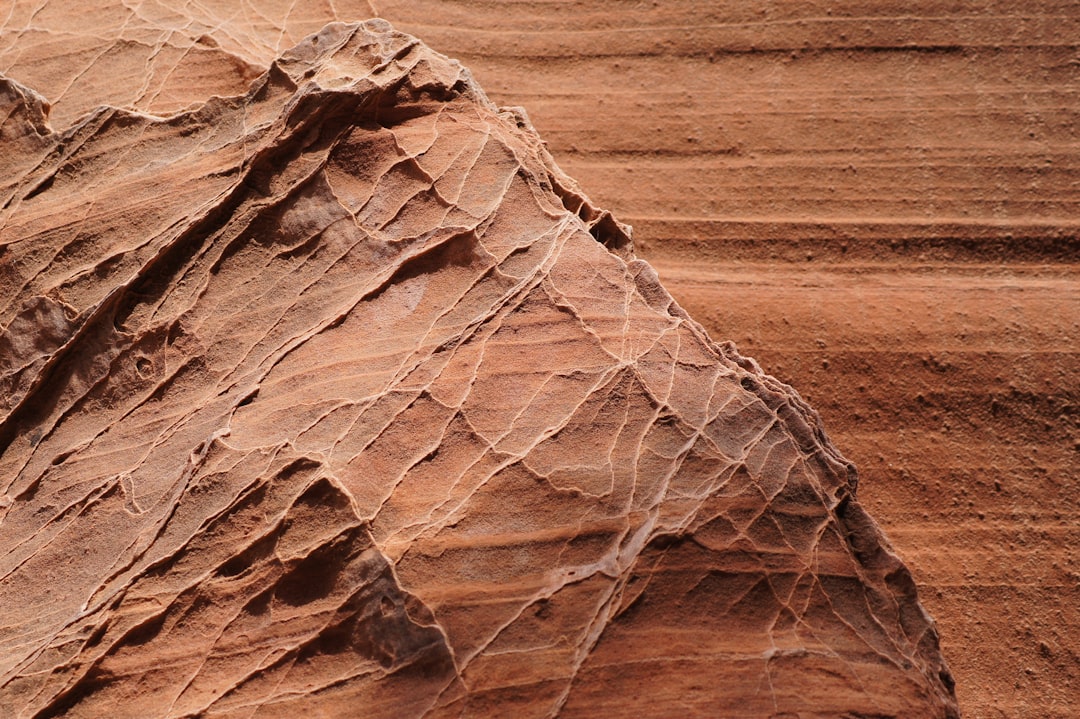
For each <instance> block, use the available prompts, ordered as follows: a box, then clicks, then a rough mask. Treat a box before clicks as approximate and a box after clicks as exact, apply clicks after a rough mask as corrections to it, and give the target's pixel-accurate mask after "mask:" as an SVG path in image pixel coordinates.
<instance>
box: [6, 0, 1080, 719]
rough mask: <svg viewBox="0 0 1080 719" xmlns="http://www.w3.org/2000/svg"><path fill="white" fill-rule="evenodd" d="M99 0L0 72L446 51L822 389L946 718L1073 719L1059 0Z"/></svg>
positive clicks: (249, 66) (1067, 9)
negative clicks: (949, 702) (193, 0)
mask: <svg viewBox="0 0 1080 719" xmlns="http://www.w3.org/2000/svg"><path fill="white" fill-rule="evenodd" d="M92 8H93V10H92V11H91V10H90V9H91V5H87V4H82V5H78V6H72V5H70V4H63V3H57V2H40V3H23V2H16V3H7V4H6V5H0V20H2V21H3V26H2V27H3V30H2V32H0V71H2V72H3V73H5V74H6V75H7V76H8V77H10V78H13V79H15V80H17V81H19V82H20V83H21V84H23V85H25V86H30V87H33V88H34V89H35V90H36V91H38V92H39V93H41V94H43V95H44V96H45V97H46V98H48V100H49V101H50V102H51V103H52V105H53V107H52V110H51V114H50V122H51V124H52V127H53V128H59V129H63V128H66V127H68V126H69V125H71V124H72V123H73V122H75V121H76V120H77V119H78V118H79V116H80V115H82V114H84V113H86V112H88V111H91V110H93V109H94V108H95V107H96V106H98V105H101V104H111V105H116V106H121V107H128V108H131V109H134V110H142V111H149V112H153V113H158V114H163V113H169V112H176V111H179V110H181V109H183V108H185V107H188V106H189V105H191V104H192V103H198V102H203V101H205V100H206V99H207V97H208V96H209V95H212V94H219V95H223V96H230V95H241V94H243V93H244V92H246V90H247V88H248V85H249V83H250V82H251V81H253V80H255V79H256V78H258V77H259V75H260V74H261V73H262V72H263V71H264V70H265V68H266V67H268V65H269V63H270V62H271V60H272V59H273V58H274V57H275V56H276V55H278V54H280V52H282V51H283V50H285V49H286V48H288V47H290V46H291V45H293V44H295V43H297V42H299V41H300V40H301V39H302V38H303V36H304V35H306V34H308V33H311V32H315V31H317V30H318V29H319V28H321V27H322V26H323V25H324V24H325V23H326V22H328V21H331V20H334V19H343V20H356V19H360V18H363V17H367V16H371V15H373V14H381V15H383V16H385V17H388V18H389V19H391V20H393V21H394V22H395V24H396V25H398V26H399V27H401V28H404V29H406V30H409V31H412V32H415V33H417V34H420V35H421V36H423V37H424V38H425V39H426V40H428V41H429V42H431V43H432V45H433V46H434V47H436V48H437V49H439V50H442V51H444V52H448V53H449V54H452V55H454V56H456V57H460V58H462V59H463V60H465V61H466V63H467V64H468V65H469V66H470V67H471V68H472V69H473V70H474V71H475V72H476V73H477V75H478V77H479V78H480V80H481V81H482V82H483V84H484V86H485V87H486V88H487V90H488V92H489V93H490V94H491V95H492V97H493V98H494V99H495V100H496V101H497V102H499V103H501V104H512V105H518V104H523V105H526V106H527V107H528V108H529V112H530V116H531V119H532V121H533V122H535V123H536V125H537V127H538V128H539V129H540V131H541V133H542V135H543V137H544V138H545V140H547V141H548V142H549V143H550V145H549V148H550V149H551V151H552V152H553V153H554V154H555V155H556V157H558V158H559V160H560V163H561V164H562V165H563V166H564V167H566V168H568V169H569V170H570V172H571V173H572V174H573V175H574V176H575V177H577V178H578V179H579V180H580V181H582V184H583V185H584V186H585V187H586V188H587V189H588V190H589V192H590V194H591V195H593V197H595V198H597V199H599V200H601V202H602V204H603V205H604V206H606V207H609V208H612V209H613V210H616V211H617V215H618V216H619V217H620V219H623V220H625V221H629V222H631V223H632V224H633V225H634V226H635V228H636V232H635V239H636V241H637V253H638V255H639V256H644V257H646V258H647V259H649V260H650V261H651V262H652V263H653V264H654V265H655V266H657V267H658V268H659V270H660V272H661V276H662V277H663V278H664V282H665V285H666V286H668V287H669V288H670V289H672V291H673V292H674V294H675V296H676V297H677V298H678V299H679V301H680V303H681V304H682V305H683V306H684V307H687V308H688V309H689V310H690V312H691V314H692V315H693V316H694V317H695V318H696V319H698V320H699V321H701V322H703V323H704V324H705V326H706V327H707V328H708V329H709V331H710V332H711V333H712V334H713V336H714V337H724V338H728V339H734V340H737V341H738V344H739V346H740V347H742V348H743V349H744V351H745V350H749V351H750V352H751V353H753V354H754V355H755V356H756V357H758V359H760V360H762V361H763V362H764V363H765V365H766V368H767V369H768V370H769V371H770V372H772V373H773V374H776V375H778V376H780V377H782V378H784V379H787V380H789V381H792V382H793V383H794V384H795V385H796V386H797V387H799V388H800V390H801V391H803V393H804V395H807V396H809V397H810V398H811V399H812V400H813V402H814V404H815V406H817V407H818V409H820V410H821V411H822V413H823V415H824V416H825V418H826V420H827V425H828V427H829V429H830V434H831V435H832V436H833V437H834V439H835V440H836V441H837V444H838V445H839V446H842V447H843V448H844V449H845V451H846V453H848V455H849V456H851V457H852V458H854V459H855V460H856V461H857V463H858V464H859V467H860V473H861V482H860V486H859V497H860V500H861V502H862V503H864V504H867V503H868V504H869V505H870V507H871V509H872V513H873V514H874V515H875V517H877V518H878V519H879V520H884V523H885V524H886V527H887V529H888V531H889V534H890V536H891V537H892V538H893V540H894V542H895V543H896V546H897V549H898V550H899V552H900V554H901V556H902V557H904V558H905V559H906V561H907V562H908V564H909V566H912V567H913V569H914V571H915V576H916V579H917V580H918V582H919V584H920V585H921V586H924V587H929V588H930V590H931V591H930V592H929V593H927V592H926V591H925V590H924V592H923V599H924V601H925V602H926V603H927V604H928V605H929V606H930V608H931V610H932V612H933V614H934V616H935V617H936V618H937V619H938V621H939V624H940V626H941V627H942V632H943V647H944V652H945V655H946V657H947V658H948V659H949V664H950V667H951V668H952V670H953V672H954V674H955V675H956V676H957V679H958V686H957V694H958V696H959V698H960V703H961V707H962V708H963V709H964V711H965V716H976V717H982V716H987V717H991V716H993V717H999V716H1007V717H1065V716H1076V715H1077V713H1076V696H1077V691H1078V686H1080V685H1078V683H1077V681H1078V676H1080V669H1078V668H1080V645H1078V638H1077V632H1076V630H1075V628H1076V626H1077V625H1078V623H1080V616H1078V614H1077V606H1080V589H1078V587H1080V575H1078V570H1077V562H1076V553H1075V552H1076V549H1075V547H1076V545H1077V532H1078V530H1077V523H1076V517H1077V506H1076V478H1077V476H1078V475H1080V469H1078V467H1077V456H1078V453H1077V447H1076V442H1077V439H1076V437H1077V433H1076V416H1077V415H1076V413H1075V406H1076V403H1077V399H1078V398H1077V396H1076V387H1077V386H1080V384H1078V380H1080V377H1078V375H1080V372H1078V371H1077V367H1078V365H1077V362H1076V349H1075V348H1076V342H1077V337H1078V336H1080V306H1078V300H1077V293H1076V288H1077V283H1076V273H1075V257H1076V252H1077V243H1076V239H1075V237H1076V225H1075V209H1076V204H1077V197H1076V193H1077V187H1078V186H1077V185H1076V183H1075V182H1073V181H1072V175H1073V174H1075V173H1074V169H1073V168H1075V166H1076V144H1075V137H1076V128H1077V117H1076V115H1077V92H1078V88H1080V82H1078V68H1080V65H1078V63H1077V62H1076V57H1077V53H1078V48H1077V46H1076V40H1075V38H1076V37H1077V36H1078V33H1077V32H1076V29H1077V28H1076V26H1077V24H1078V22H1077V16H1078V12H1077V10H1076V8H1075V6H1074V5H1072V4H1070V3H1052V2H1038V3H1029V4H1024V5H1023V6H1022V7H1017V6H1016V4H1014V3H990V2H987V3H979V4H977V5H969V4H963V5H960V4H948V3H941V2H916V3H873V4H869V3H857V2H845V3H835V2H834V3H809V2H808V3H799V2H792V3H784V4H782V5H780V4H777V3H771V2H746V3H711V4H708V6H707V7H703V4H702V3H689V2H683V3H680V2H665V3H662V4H661V3H652V4H649V3H640V4H629V3H613V2H610V0H604V1H596V2H578V3H538V2H519V3H513V4H512V6H511V5H510V4H507V3H483V2H473V3H469V4H467V5H464V4H462V5H458V4H449V3H442V2H425V1H423V0H420V1H416V2H408V3H406V2H377V3H375V5H374V6H373V5H371V4H369V3H354V2H343V1H335V2H334V3H332V4H331V3H325V4H321V3H311V4H297V3H271V2H255V3H244V4H243V5H242V6H240V7H238V6H236V5H235V4H234V3H225V2H216V1H214V0H209V1H208V2H202V3H199V4H198V5H193V6H192V5H189V6H184V7H183V8H182V9H181V8H179V7H169V6H166V5H159V4H156V3H141V4H139V5H138V6H121V5H119V4H112V5H109V4H106V3H94V4H93V5H92ZM14 134H15V135H16V136H18V137H20V138H21V140H19V141H18V142H20V143H22V147H21V149H20V152H30V153H32V152H35V151H37V150H39V149H40V148H35V147H34V142H33V139H32V137H30V136H28V135H26V134H25V133H24V132H22V131H19V132H16V133H14ZM14 141H15V140H14V139H13V137H12V133H11V132H10V126H9V128H7V129H5V131H4V135H3V142H4V146H5V149H7V148H8V147H11V146H12V145H11V144H10V143H11V142H14ZM121 144H123V143H121ZM5 154H6V155H7V156H6V157H5V158H4V162H6V163H11V164H10V165H9V166H10V167H12V168H13V169H11V170H10V172H11V173H17V172H25V171H27V170H28V169H30V168H32V167H34V164H33V162H32V161H28V162H27V164H26V165H25V168H24V169H23V170H18V169H17V168H15V167H14V166H15V165H16V164H17V160H16V157H14V156H13V155H12V153H10V152H7V153H5ZM130 154H131V153H129V155H130ZM138 160H139V153H136V156H135V158H134V160H133V161H132V162H137V161H138ZM12 176H15V175H12ZM57 177H58V178H62V177H63V173H59V174H58V175H57ZM56 186H57V181H56V180H54V181H53V185H52V186H48V182H47V181H46V183H45V185H44V186H43V187H42V190H41V192H40V193H38V198H40V199H45V198H46V197H47V193H48V192H51V191H53V188H54V187H56ZM132 187H133V190H132V191H133V192H134V194H135V196H134V197H128V196H126V195H125V202H131V203H133V204H138V203H139V202H143V203H144V204H147V203H146V197H145V189H144V190H143V191H142V192H141V193H140V192H139V191H136V189H135V188H137V187H138V186H137V185H133V186H132ZM173 191H174V192H175V190H173ZM8 192H9V193H10V192H11V188H10V187H9V190H8ZM140 194H141V195H142V196H140ZM33 201H34V199H31V202H33ZM119 206H122V203H121V204H119V205H117V204H115V203H114V207H119ZM83 211H84V212H85V213H87V216H88V217H93V218H95V222H99V223H101V222H105V220H104V219H102V218H101V217H100V215H101V214H105V213H103V211H102V210H100V209H97V208H91V209H90V210H86V208H85V207H84V208H83ZM189 211H190V208H189ZM4 212H5V217H6V215H7V214H10V210H9V209H8V208H5V210H4ZM112 212H113V214H114V216H113V218H112V220H111V222H113V224H114V225H115V226H117V227H122V226H123V225H124V223H125V222H126V221H127V214H126V213H123V212H119V211H116V210H115V209H114V210H112ZM72 234H73V237H74V239H75V240H78V241H79V242H82V241H83V240H85V238H83V237H80V236H79V235H78V232H77V231H76V232H73V233H72ZM7 236H8V235H7V233H6V229H5V234H4V240H3V241H4V242H7ZM71 252H72V253H74V252H75V248H73V250H72V251H71ZM71 266H72V265H69V268H70V267H71ZM57 276H58V277H59V276H60V275H57ZM5 282H6V281H5ZM4 287H5V288H6V284H5V285H4ZM6 292H7V290H6V289H5V297H6V296H7V294H6ZM9 309H10V308H9ZM50 317H51V319H49V318H50ZM9 320H10V315H5V319H2V320H0V324H6V323H8V322H9ZM50 322H51V323H52V324H53V326H54V327H55V328H56V330H55V332H56V333H57V336H58V337H59V336H61V335H62V334H63V333H64V332H66V331H67V329H65V326H66V322H67V320H61V319H59V318H58V317H57V316H56V313H55V311H53V314H52V315H50V310H49V309H48V307H47V306H46V305H43V309H42V311H41V315H40V316H38V317H34V316H32V315H26V316H24V319H23V324H22V325H21V328H22V329H21V330H20V326H19V325H14V328H15V329H14V331H12V327H13V325H10V324H9V325H7V329H8V330H9V332H8V334H9V336H26V335H20V332H28V331H29V330H28V329H26V328H29V327H34V326H41V327H48V326H49V325H50ZM46 334H48V332H46ZM7 351H8V350H7V349H6V348H5V350H4V353H6V352H7ZM19 351H20V352H25V350H19ZM4 353H0V361H3V356H4ZM31 353H32V351H31ZM143 367H144V368H145V367H146V365H145V364H144V365H143ZM32 374H33V373H32V372H29V373H28V374H27V376H31V375H32ZM256 399H257V398H256ZM2 606H3V605H0V607H2Z"/></svg>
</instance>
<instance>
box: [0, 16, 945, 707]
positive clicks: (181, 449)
mask: <svg viewBox="0 0 1080 719" xmlns="http://www.w3.org/2000/svg"><path fill="white" fill-rule="evenodd" d="M3 88H4V100H5V107H4V117H5V122H4V125H3V132H4V138H5V143H6V147H7V148H10V151H9V152H8V153H7V154H6V155H5V167H4V176H5V177H7V178H9V181H8V182H7V183H6V185H5V186H4V193H5V197H4V208H5V210H4V213H5V214H4V216H3V223H4V224H3V239H2V242H3V245H2V246H3V249H4V252H3V256H2V258H3V266H2V267H3V272H4V275H3V280H4V284H3V286H4V288H5V290H6V292H5V294H4V296H3V306H2V310H0V311H2V313H3V326H4V328H5V331H4V334H3V335H2V336H0V342H2V343H3V345H2V346H3V348H4V354H3V362H4V364H3V371H2V373H0V379H2V381H3V383H4V387H5V393H4V396H5V404H4V415H3V423H2V425H0V432H2V438H3V444H4V452H3V455H2V456H0V467H2V476H3V477H5V481H4V486H3V492H4V493H3V503H2V504H3V514H2V515H0V517H2V524H0V548H2V549H3V560H2V561H3V573H2V578H0V608H2V614H0V619H2V630H0V646H2V647H3V652H2V653H0V656H2V657H3V658H2V660H0V677H2V679H0V705H2V706H3V708H4V711H5V713H6V714H8V715H11V716H19V717H31V716H33V717H47V716H68V717H101V716H110V717H151V716H162V717H165V716H167V717H184V716H228V717H240V716H244V717H251V716H287V715H296V714H302V715H326V716H342V717H344V716H352V715H355V714H356V713H362V714H364V715H366V716H387V717H390V716H393V717H399V716H515V717H518V716H521V717H524V716H538V717H539V716H553V715H564V716H596V715H604V716H643V715H644V716H670V715H671V714H672V713H676V714H679V715H701V716H712V715H716V714H717V713H719V714H723V715H728V716H747V717H750V716H785V715H786V716H790V715H798V716H837V715H840V714H845V713H848V714H856V715H875V716H897V717H900V716H904V717H928V716H934V717H950V716H956V709H955V702H954V700H953V698H952V679H951V677H950V676H949V674H948V670H947V669H946V668H945V665H944V663H943V661H942V659H941V656H940V653H939V650H938V639H937V634H936V631H935V630H934V627H933V625H932V623H931V622H930V620H929V619H928V617H927V616H926V614H925V613H924V612H923V610H922V609H921V607H920V606H919V604H918V601H917V598H916V593H915V585H914V582H913V581H912V579H911V576H910V574H909V573H908V571H907V569H906V568H905V567H904V566H903V565H902V564H901V563H900V561H899V560H898V559H897V558H896V557H895V555H894V554H892V553H891V551H890V550H889V548H888V547H887V545H886V544H885V543H884V540H883V538H882V536H881V534H880V532H879V530H878V529H877V527H876V525H875V524H874V523H873V521H871V520H870V519H869V518H868V516H867V515H866V514H865V512H864V511H863V509H862V507H861V506H860V505H859V504H858V502H857V501H856V499H855V496H854V492H855V484H856V476H855V473H854V467H853V466H852V465H850V464H849V463H848V462H847V461H846V460H844V459H843V458H842V457H840V455H839V454H838V453H837V452H836V451H835V450H834V449H833V447H832V445H831V444H830V443H829V442H828V440H827V439H826V437H825V435H824V433H823V432H822V430H821V427H820V425H819V422H818V419H817V417H816V415H815V414H814V413H813V411H812V410H810V409H809V408H808V407H807V406H806V405H805V404H804V403H803V402H802V400H801V399H800V398H799V396H798V395H797V394H796V393H795V392H794V391H793V390H791V389H790V388H788V387H787V386H785V385H783V384H781V383H779V382H777V381H776V380H774V379H772V378H771V377H769V376H768V375H765V374H763V373H762V372H761V371H760V369H759V368H758V367H757V366H756V364H755V363H754V362H753V361H752V360H748V359H744V358H742V357H741V356H739V355H738V354H737V353H736V352H735V350H734V349H733V348H732V347H731V346H727V347H725V346H720V345H716V344H714V343H713V342H712V341H710V340H709V339H708V337H707V336H706V335H705V333H704V331H703V330H702V329H701V327H700V326H699V325H697V324H696V323H695V322H693V321H692V320H691V319H690V318H689V317H688V316H687V315H686V314H685V312H683V311H682V310H681V309H680V308H679V307H678V305H677V304H675V303H674V301H673V300H672V299H671V297H670V296H669V295H668V294H667V293H666V291H664V289H663V288H662V287H661V286H660V284H659V282H658V280H657V278H656V275H655V273H654V271H653V270H652V269H651V267H650V266H649V265H647V264H646V263H644V262H643V261H641V260H637V259H634V257H633V251H632V247H631V243H630V238H629V236H628V230H627V229H626V228H625V227H624V226H621V225H620V224H619V223H618V222H616V221H615V220H614V219H613V218H612V217H611V215H609V214H608V213H606V212H603V211H600V210H597V209H595V208H594V207H593V206H592V205H591V204H590V203H589V202H588V201H587V200H586V199H585V198H584V196H583V195H582V194H581V193H580V191H579V190H578V189H577V188H576V186H575V184H574V183H573V181H572V180H570V179H569V178H568V177H566V176H565V175H563V174H562V173H561V172H560V171H559V170H558V169H557V168H556V166H555V165H554V163H553V161H552V160H551V158H550V156H549V155H548V154H547V152H546V151H545V150H544V148H543V145H542V143H541V142H540V140H539V138H538V136H537V135H536V134H535V133H534V131H533V130H532V128H531V126H530V125H529V122H528V120H527V118H526V117H525V115H524V113H523V112H522V111H514V110H499V109H497V108H496V107H495V106H494V105H492V104H491V103H490V102H489V101H488V100H487V99H486V97H485V96H484V95H483V93H482V92H481V91H480V89H479V88H478V86H476V84H475V83H474V82H473V81H472V80H471V77H470V76H469V75H468V73H467V72H466V71H465V70H463V69H462V67H461V66H460V65H459V64H458V63H456V62H455V61H450V60H447V59H446V58H444V57H442V56H440V55H437V54H435V53H433V52H431V51H430V50H428V49H427V48H425V47H424V46H423V45H421V44H419V43H418V42H417V41H416V40H414V39H412V38H411V37H409V36H407V35H403V34H400V33H396V32H394V31H393V30H391V29H390V27H389V25H387V24H386V23H385V22H383V21H372V22H370V23H368V24H364V25H355V24H354V25H347V24H332V25H329V26H327V27H326V28H325V29H324V30H322V31H321V32H319V33H317V34H315V35H312V36H310V37H309V38H307V39H305V40H303V41H302V42H301V43H300V44H299V45H297V46H296V47H295V48H293V49H291V50H289V51H287V52H285V53H284V54H283V55H281V56H280V57H279V58H277V59H276V60H274V61H273V62H272V63H271V64H270V67H269V70H268V71H267V72H265V73H263V74H262V75H260V76H258V77H257V78H256V79H255V80H254V82H253V83H252V84H251V86H250V88H249V89H248V91H247V92H246V93H245V94H243V95H238V96H228V97H219V98H211V99H209V100H207V101H205V102H203V103H201V104H198V105H196V106H194V107H192V108H190V109H186V110H184V111H180V112H178V113H175V114H171V115H168V116H165V117H163V116H158V115H151V114H145V113H141V112H136V111H131V110H126V109H117V108H115V107H101V108H98V109H94V110H91V111H90V112H89V113H86V114H81V115H78V116H77V117H76V119H74V121H73V124H72V125H71V126H70V128H68V129H63V130H60V131H54V129H53V128H52V127H51V126H50V125H49V119H50V118H49V116H48V114H47V110H48V105H47V103H46V102H45V101H43V100H42V98H41V97H40V96H39V95H37V94H36V93H35V92H34V91H33V90H31V89H29V88H27V87H26V86H24V85H21V84H19V83H17V82H15V81H12V80H5V81H4V85H3ZM62 104H63V95H61V96H60V97H59V98H58V103H57V107H58V108H59V107H61V106H62ZM67 109H68V112H69V113H71V114H72V115H74V114H75V109H74V106H73V105H71V106H68V108H67ZM158 109H159V110H161V108H158Z"/></svg>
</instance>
